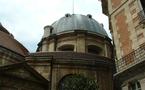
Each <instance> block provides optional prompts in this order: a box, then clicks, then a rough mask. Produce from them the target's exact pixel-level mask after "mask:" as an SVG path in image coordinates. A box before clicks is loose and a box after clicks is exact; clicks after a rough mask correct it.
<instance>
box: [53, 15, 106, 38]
mask: <svg viewBox="0 0 145 90" xmlns="http://www.w3.org/2000/svg"><path fill="white" fill-rule="evenodd" d="M51 26H52V28H53V30H52V34H60V33H67V32H73V31H74V30H85V31H87V32H88V33H89V32H90V33H95V34H99V35H102V36H107V37H108V35H107V33H106V31H105V29H104V28H103V26H102V25H101V24H100V23H98V22H97V21H96V20H94V19H93V18H92V16H91V15H87V16H85V15H80V14H72V15H70V14H66V15H65V16H64V17H62V18H60V19H59V20H58V21H56V22H54V23H53V24H52V25H51Z"/></svg>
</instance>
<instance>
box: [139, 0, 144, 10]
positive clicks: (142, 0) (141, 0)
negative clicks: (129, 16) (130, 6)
mask: <svg viewBox="0 0 145 90" xmlns="http://www.w3.org/2000/svg"><path fill="white" fill-rule="evenodd" d="M140 2H141V4H142V8H143V9H145V1H144V0H140Z"/></svg>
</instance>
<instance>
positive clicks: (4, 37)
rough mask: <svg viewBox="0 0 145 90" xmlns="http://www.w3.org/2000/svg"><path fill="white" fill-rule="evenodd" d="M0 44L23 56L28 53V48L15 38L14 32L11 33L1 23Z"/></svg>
mask: <svg viewBox="0 0 145 90" xmlns="http://www.w3.org/2000/svg"><path fill="white" fill-rule="evenodd" d="M0 46H2V47H5V48H7V49H9V50H12V51H14V52H16V53H18V54H21V55H23V56H25V55H27V54H28V50H27V49H26V48H25V47H24V46H23V45H22V44H20V43H19V42H18V41H17V40H15V39H14V37H13V36H12V34H10V33H9V32H8V31H7V30H6V29H5V28H4V27H3V26H2V25H1V24H0Z"/></svg>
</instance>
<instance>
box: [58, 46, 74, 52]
mask: <svg viewBox="0 0 145 90" xmlns="http://www.w3.org/2000/svg"><path fill="white" fill-rule="evenodd" d="M58 50H59V51H74V45H63V46H61V47H59V48H58Z"/></svg>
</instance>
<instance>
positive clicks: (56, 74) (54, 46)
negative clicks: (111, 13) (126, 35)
mask: <svg viewBox="0 0 145 90" xmlns="http://www.w3.org/2000/svg"><path fill="white" fill-rule="evenodd" d="M4 31H5V32H6V30H4ZM3 33H4V32H3ZM3 43H4V42H3ZM18 49H20V51H25V50H24V48H21V47H20V48H18ZM2 50H5V52H3V51H2ZM0 51H2V52H0V62H1V63H0V65H1V66H0V72H1V73H0V89H2V90H9V89H10V90H19V89H20V90H62V89H61V88H60V87H63V84H62V82H61V81H63V79H64V78H65V77H67V76H69V75H82V76H84V77H85V78H90V79H91V80H93V81H94V82H96V83H95V84H96V86H98V87H99V90H113V87H114V85H113V73H114V70H115V69H114V57H113V46H112V43H111V39H110V38H109V37H108V35H107V33H106V32H105V30H104V29H103V27H102V26H101V25H100V24H99V23H98V22H97V21H95V20H94V19H93V18H92V16H91V15H87V16H85V15H76V14H72V15H70V14H66V15H65V17H63V18H61V19H60V20H58V21H57V22H55V23H53V24H52V26H46V27H44V35H43V37H42V40H41V41H40V43H39V44H38V48H37V51H36V52H35V53H26V55H23V54H20V53H18V52H16V51H14V50H13V49H11V48H8V47H5V45H4V44H3V46H1V47H0ZM8 52H9V53H8ZM6 83H8V84H6ZM60 85H61V86H60Z"/></svg>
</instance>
